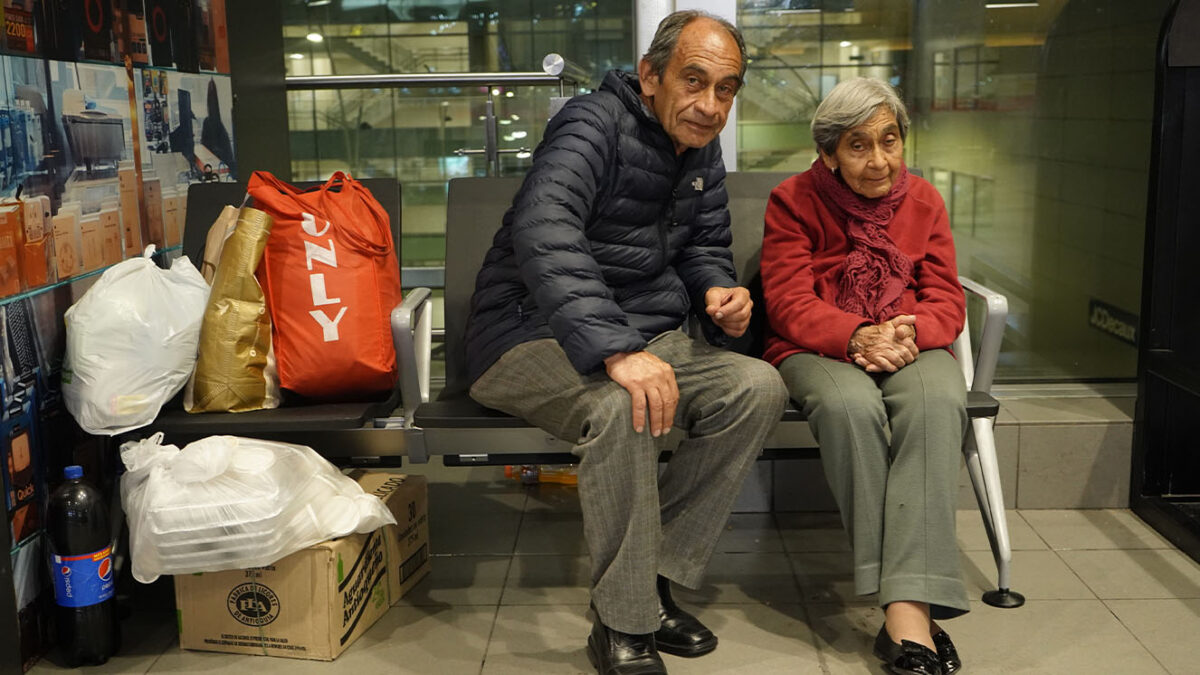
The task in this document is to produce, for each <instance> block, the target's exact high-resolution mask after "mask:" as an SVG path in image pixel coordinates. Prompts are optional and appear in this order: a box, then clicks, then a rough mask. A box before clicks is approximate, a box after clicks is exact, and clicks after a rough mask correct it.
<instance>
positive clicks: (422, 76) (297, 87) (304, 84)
mask: <svg viewBox="0 0 1200 675" xmlns="http://www.w3.org/2000/svg"><path fill="white" fill-rule="evenodd" d="M283 81H284V83H285V84H286V85H287V88H288V90H289V91H309V90H313V89H374V88H383V87H406V86H412V87H440V86H446V87H451V86H458V87H491V86H502V85H506V84H530V85H555V84H562V83H563V82H564V81H566V82H570V83H572V84H583V83H581V82H576V80H574V79H572V78H571V77H570V76H569V75H567V74H563V75H547V74H546V73H538V72H532V71H531V72H515V73H372V74H370V75H292V76H290V77H285V78H283Z"/></svg>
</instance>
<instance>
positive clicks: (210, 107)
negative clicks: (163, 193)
mask: <svg viewBox="0 0 1200 675" xmlns="http://www.w3.org/2000/svg"><path fill="white" fill-rule="evenodd" d="M140 76H141V86H140V87H138V103H139V108H140V110H141V114H142V119H141V128H142V133H141V138H140V139H139V142H141V143H142V162H143V164H148V165H150V166H151V167H152V168H153V171H154V174H155V175H156V176H157V177H158V178H159V179H160V180H161V181H162V187H163V188H173V187H177V186H186V185H187V184H189V183H197V182H219V181H237V178H238V174H237V160H236V158H235V157H234V154H233V129H232V124H231V123H232V120H233V88H232V86H231V84H230V80H229V78H228V77H226V76H222V75H211V74H201V75H193V74H189V73H180V72H176V71H164V70H157V69H153V68H146V69H143V70H142V71H141V73H140Z"/></svg>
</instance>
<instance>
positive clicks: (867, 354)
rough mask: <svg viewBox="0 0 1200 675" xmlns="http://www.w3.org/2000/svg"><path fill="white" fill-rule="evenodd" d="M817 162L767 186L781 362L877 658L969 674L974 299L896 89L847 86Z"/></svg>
mask: <svg viewBox="0 0 1200 675" xmlns="http://www.w3.org/2000/svg"><path fill="white" fill-rule="evenodd" d="M812 133H813V140H814V141H816V145H817V148H818V149H819V151H820V157H819V158H818V159H817V160H816V161H815V162H813V165H812V167H811V168H809V169H808V170H807V171H805V172H804V173H801V174H799V175H796V176H793V177H791V178H789V179H787V180H785V181H784V182H783V183H781V184H780V185H779V186H778V187H776V188H775V190H774V191H772V192H771V198H770V202H769V204H768V206H767V214H766V226H765V231H764V234H763V251H762V277H763V294H764V296H765V299H766V306H767V317H768V320H769V324H770V330H769V332H768V335H767V344H766V350H765V354H764V358H765V359H767V360H768V361H770V362H771V363H772V364H774V365H775V366H777V367H778V368H779V370H780V372H781V373H782V375H783V379H784V381H785V382H786V383H787V386H788V390H789V391H790V392H791V395H792V398H793V399H795V400H796V401H797V403H798V404H799V405H800V406H801V407H802V408H803V410H804V412H805V414H806V415H807V416H808V421H809V424H810V425H811V427H812V430H813V434H814V435H815V436H816V437H817V439H818V441H819V442H820V444H821V461H822V464H823V465H824V468H825V475H826V478H827V479H828V481H829V484H830V486H831V487H832V488H833V494H834V497H835V498H836V499H837V503H838V506H839V508H840V509H841V513H842V522H843V524H844V525H845V527H846V530H847V531H848V533H849V535H850V540H851V545H852V547H853V550H854V584H855V590H856V592H857V593H858V594H860V595H867V594H871V593H878V594H879V603H880V605H881V606H882V607H884V610H885V611H884V615H885V622H884V625H883V626H882V627H881V628H880V630H879V635H878V636H877V637H876V639H875V655H876V656H878V657H879V658H880V659H882V660H883V661H884V662H885V665H886V666H887V668H888V669H889V670H890V671H891V672H893V673H919V674H922V675H937V674H942V673H953V672H955V671H957V670H958V669H959V668H960V667H961V663H960V661H959V658H958V655H957V653H956V650H955V649H954V645H953V643H952V642H951V641H950V637H949V636H948V635H947V634H946V633H945V632H944V631H942V630H941V628H940V627H938V625H937V624H936V623H934V620H935V619H948V618H952V617H955V616H958V615H960V614H963V613H965V612H966V611H968V609H969V605H968V603H967V597H966V591H965V588H964V586H963V582H962V574H961V571H960V569H959V556H958V548H957V546H956V543H955V533H954V511H955V500H956V497H957V494H958V467H959V453H960V452H961V447H962V441H963V434H964V433H965V431H966V425H967V415H966V388H965V385H964V382H963V376H962V372H961V371H960V370H959V367H958V365H957V363H956V362H955V359H954V357H953V356H952V355H951V353H950V352H949V351H948V350H947V347H948V346H949V345H950V344H951V343H952V342H953V341H954V338H955V337H956V336H957V335H958V333H959V331H960V330H961V329H962V326H963V320H964V316H965V309H966V308H965V301H964V298H963V292H962V287H961V286H960V285H959V283H958V276H957V272H956V270H955V264H954V243H953V241H952V239H951V236H950V227H949V222H948V219H947V216H946V208H945V206H944V205H943V204H942V199H941V197H939V196H938V193H937V191H936V190H935V189H934V188H933V186H931V185H930V184H929V183H928V182H926V181H924V180H922V179H920V178H918V177H916V176H914V175H912V174H910V173H908V171H907V169H906V168H905V165H904V139H905V137H906V135H907V133H908V113H907V111H906V110H905V108H904V104H903V103H902V102H901V101H900V98H899V97H898V96H897V95H896V92H895V91H894V90H893V89H892V87H891V86H889V85H888V84H886V83H884V82H881V81H878V80H872V79H867V78H857V79H853V80H849V81H846V82H842V83H841V84H839V85H837V86H836V87H834V88H833V91H831V92H830V93H829V96H828V97H827V98H826V99H825V100H824V101H823V102H822V103H821V105H820V106H819V107H818V108H817V111H816V114H815V116H814V118H813V121H812Z"/></svg>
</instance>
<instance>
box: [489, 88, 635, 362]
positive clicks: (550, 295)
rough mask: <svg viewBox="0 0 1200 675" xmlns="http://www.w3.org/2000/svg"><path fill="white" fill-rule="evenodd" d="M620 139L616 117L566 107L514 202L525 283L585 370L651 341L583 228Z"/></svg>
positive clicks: (574, 104)
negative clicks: (618, 298)
mask: <svg viewBox="0 0 1200 675" xmlns="http://www.w3.org/2000/svg"><path fill="white" fill-rule="evenodd" d="M616 138H617V129H616V120H615V116H614V115H613V114H612V113H611V112H610V111H608V110H607V109H605V107H604V106H603V105H601V104H597V103H596V102H595V101H584V100H580V99H575V100H572V101H571V102H568V103H567V105H566V107H564V108H563V109H562V110H561V111H560V112H559V113H558V114H557V115H555V116H554V119H552V120H551V121H550V124H549V125H548V126H547V128H546V133H545V136H544V137H543V140H542V143H541V145H540V146H538V150H537V152H536V153H535V155H534V158H533V167H532V168H531V169H530V171H529V173H528V174H527V175H526V178H525V183H524V185H523V186H522V187H521V191H520V192H519V193H518V194H517V197H516V199H515V200H514V202H513V220H512V237H513V249H514V252H515V255H516V261H517V264H518V266H519V269H520V272H521V279H522V281H524V283H525V286H526V287H527V288H528V289H529V291H530V293H532V295H533V298H534V301H535V302H536V304H537V309H538V311H539V312H541V314H542V316H543V317H544V318H545V319H546V322H547V323H548V324H549V326H550V330H551V331H552V332H553V333H554V337H555V338H556V339H557V340H558V343H559V344H560V345H561V346H562V348H563V350H564V351H565V352H566V354H567V357H568V358H569V359H570V361H571V364H572V365H573V366H575V369H576V370H577V371H579V372H580V373H585V374H586V373H589V372H592V371H594V370H596V369H598V368H599V367H601V366H602V365H603V362H604V359H605V358H606V357H608V356H611V355H613V354H616V353H618V352H629V351H637V350H640V349H642V348H644V347H645V346H646V341H645V340H644V339H643V338H642V337H641V335H640V334H639V333H638V332H637V330H635V329H634V328H633V327H631V326H630V325H629V320H628V318H627V317H626V315H625V312H624V311H623V310H622V309H621V308H620V307H619V306H618V305H617V303H616V302H615V301H614V299H613V295H612V291H611V290H610V289H609V287H608V284H607V283H606V282H605V279H604V276H603V274H602V272H601V270H600V266H599V265H598V264H597V262H596V260H595V258H593V257H592V254H591V251H590V247H589V245H588V241H587V238H586V236H585V232H584V228H585V226H586V225H587V222H588V219H589V216H590V214H591V212H592V208H593V206H594V205H595V203H596V200H597V197H598V196H599V194H600V193H601V186H602V185H603V184H604V181H605V178H606V171H607V170H608V168H609V167H610V166H611V162H610V159H611V157H612V155H613V153H614V152H615V147H614V146H613V143H615V139H616Z"/></svg>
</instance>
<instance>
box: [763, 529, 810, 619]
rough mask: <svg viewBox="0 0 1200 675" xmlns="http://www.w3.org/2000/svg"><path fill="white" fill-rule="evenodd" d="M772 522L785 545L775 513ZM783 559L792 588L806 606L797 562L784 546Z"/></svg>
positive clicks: (806, 610) (806, 615) (806, 613)
mask: <svg viewBox="0 0 1200 675" xmlns="http://www.w3.org/2000/svg"><path fill="white" fill-rule="evenodd" d="M771 522H773V523H775V531H776V532H777V533H779V540H780V541H779V543H780V545H781V546H782V545H783V533H782V532H780V530H779V516H778V514H776V513H775V512H772V513H771ZM782 554H783V558H784V560H786V561H787V566H788V573H789V574H791V575H792V586H793V587H794V588H795V589H796V596H797V597H798V598H800V604H801V605H804V600H805V598H804V587H803V586H802V585H801V583H800V576H799V575H798V574H797V573H796V561H795V560H793V559H792V554H791V553H790V552H788V550H787V547H786V546H783V551H782ZM804 612H805V618H806V619H807V617H808V609H807V608H805V610H804Z"/></svg>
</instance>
